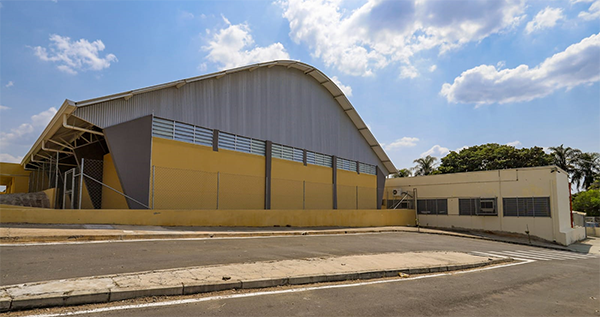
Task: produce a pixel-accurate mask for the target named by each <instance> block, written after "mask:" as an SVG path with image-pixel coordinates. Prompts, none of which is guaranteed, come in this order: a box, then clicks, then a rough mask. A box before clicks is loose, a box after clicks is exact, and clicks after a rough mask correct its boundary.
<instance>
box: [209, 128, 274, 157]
mask: <svg viewBox="0 0 600 317" xmlns="http://www.w3.org/2000/svg"><path fill="white" fill-rule="evenodd" d="M219 148H223V149H226V150H232V151H238V152H246V153H250V154H259V155H265V141H261V140H256V139H252V138H247V137H243V136H240V135H236V134H230V133H225V132H219Z"/></svg>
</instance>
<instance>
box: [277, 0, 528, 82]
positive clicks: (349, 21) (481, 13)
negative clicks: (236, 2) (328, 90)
mask: <svg viewBox="0 0 600 317" xmlns="http://www.w3.org/2000/svg"><path fill="white" fill-rule="evenodd" d="M279 3H280V5H281V6H282V8H283V10H284V13H283V17H284V18H286V19H287V20H288V21H289V27H290V37H291V38H292V40H293V41H294V42H296V43H298V44H300V43H304V44H306V45H307V46H308V47H309V49H310V50H311V55H312V56H313V57H315V58H320V59H321V60H323V61H324V62H325V64H326V65H327V66H328V67H334V68H336V69H338V70H340V71H342V72H344V73H346V74H351V75H356V76H372V75H374V73H375V72H376V71H377V70H379V69H382V68H383V67H386V66H388V65H389V64H390V63H400V64H401V65H404V66H408V65H410V64H411V63H410V58H411V57H412V56H413V55H414V54H416V53H418V52H420V51H423V50H430V49H434V48H437V49H439V51H440V52H441V53H443V52H446V51H448V50H451V49H456V48H459V47H461V46H463V45H464V44H466V43H470V42H478V41H481V40H483V39H484V38H486V37H488V36H490V35H492V34H496V33H499V32H503V31H505V30H509V29H511V28H512V27H514V26H515V25H517V24H518V23H520V21H521V19H522V17H523V12H524V9H525V5H524V3H523V1H522V0H503V1H501V0H497V1H437V0H415V1H397V0H369V1H367V3H365V4H364V5H362V6H361V7H359V8H358V9H356V10H353V11H345V10H344V9H342V8H340V5H341V0H281V1H280V2H279ZM400 72H404V74H403V75H401V76H402V77H406V78H414V74H415V72H411V71H410V68H408V69H403V68H401V67H400Z"/></svg>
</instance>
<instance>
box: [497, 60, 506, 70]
mask: <svg viewBox="0 0 600 317" xmlns="http://www.w3.org/2000/svg"><path fill="white" fill-rule="evenodd" d="M504 66H506V62H505V61H499V62H498V63H496V69H497V70H501V69H502V68H504Z"/></svg>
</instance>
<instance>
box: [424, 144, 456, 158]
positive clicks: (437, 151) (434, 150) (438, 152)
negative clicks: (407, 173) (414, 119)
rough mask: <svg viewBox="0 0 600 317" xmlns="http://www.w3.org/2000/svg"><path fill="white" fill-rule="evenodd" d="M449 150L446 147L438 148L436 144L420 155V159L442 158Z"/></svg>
mask: <svg viewBox="0 0 600 317" xmlns="http://www.w3.org/2000/svg"><path fill="white" fill-rule="evenodd" d="M448 153H450V150H449V149H448V148H447V147H443V146H440V145H438V144H436V145H434V146H432V147H431V149H429V150H427V151H425V152H423V153H421V157H426V156H427V155H431V156H435V157H444V156H446V155H447V154H448Z"/></svg>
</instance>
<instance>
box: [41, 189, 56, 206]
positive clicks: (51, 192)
mask: <svg viewBox="0 0 600 317" xmlns="http://www.w3.org/2000/svg"><path fill="white" fill-rule="evenodd" d="M43 192H44V193H45V194H46V197H48V201H49V202H50V208H52V209H54V203H55V202H56V188H48V189H46V190H44V191H43Z"/></svg>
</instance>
